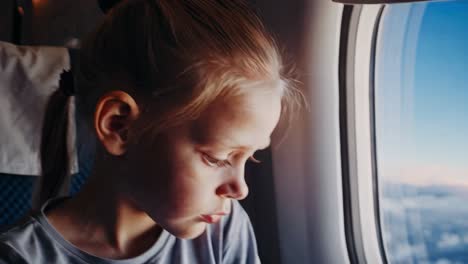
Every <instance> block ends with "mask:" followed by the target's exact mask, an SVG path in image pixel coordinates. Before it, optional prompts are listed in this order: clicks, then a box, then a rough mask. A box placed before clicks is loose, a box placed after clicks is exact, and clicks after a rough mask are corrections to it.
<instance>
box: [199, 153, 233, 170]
mask: <svg viewBox="0 0 468 264" xmlns="http://www.w3.org/2000/svg"><path fill="white" fill-rule="evenodd" d="M203 159H204V160H205V162H206V163H208V165H209V166H211V167H225V166H229V165H231V163H229V161H227V160H219V159H215V158H213V157H211V156H209V155H207V154H203Z"/></svg>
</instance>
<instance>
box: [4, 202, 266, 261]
mask: <svg viewBox="0 0 468 264" xmlns="http://www.w3.org/2000/svg"><path fill="white" fill-rule="evenodd" d="M60 201H61V200H52V201H49V202H48V203H46V205H45V206H44V207H43V209H42V210H41V212H39V213H37V214H34V215H31V216H28V218H27V219H26V220H25V221H23V222H22V223H21V224H19V225H16V226H15V227H13V228H10V229H8V230H7V231H6V232H3V233H2V234H0V264H5V263H8V264H10V263H15V264H23V263H41V264H42V263H47V264H49V263H50V264H52V263H60V264H65V263H69V264H78V263H79V264H83V263H93V264H94V263H99V264H127V263H128V264H130V263H131V264H151V263H161V264H166V263H171V264H172V263H181V264H182V263H184V264H189V263H190V264H196V263H202V264H214V263H242V264H251V263H252V264H258V263H260V260H259V258H258V254H257V245H256V241H255V236H254V233H253V229H252V225H251V223H250V220H249V218H248V216H247V214H246V212H245V211H244V209H243V208H242V207H241V206H240V204H239V203H238V202H237V201H233V203H232V207H231V208H232V210H231V214H230V215H229V216H226V217H223V219H222V220H221V221H220V222H218V223H216V224H211V225H208V227H207V229H206V231H205V232H204V233H203V234H202V235H200V236H199V237H198V238H195V239H192V240H183V239H178V238H176V237H175V236H173V235H171V234H170V233H168V232H167V231H165V230H163V231H162V233H161V235H160V237H159V238H158V240H157V241H156V242H155V244H154V245H153V246H152V247H151V248H150V249H148V250H147V251H146V252H145V253H143V254H141V255H140V256H137V257H134V258H131V259H123V260H112V259H103V258H99V257H96V256H93V255H91V254H89V253H86V252H84V251H82V250H80V249H78V248H77V247H75V246H73V245H72V244H71V243H69V242H68V241H66V240H65V239H64V238H63V237H62V236H61V235H60V234H59V233H58V232H57V230H56V229H55V228H54V227H53V226H52V225H51V224H50V223H49V222H48V221H47V218H46V217H45V215H44V208H45V207H46V206H54V204H57V203H58V202H60Z"/></svg>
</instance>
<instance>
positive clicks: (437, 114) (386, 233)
mask: <svg viewBox="0 0 468 264" xmlns="http://www.w3.org/2000/svg"><path fill="white" fill-rule="evenodd" d="M466 14H468V1H442V2H430V3H412V4H395V5H389V6H387V7H386V8H385V9H384V13H383V15H382V20H381V21H380V28H379V32H378V39H377V44H376V45H377V46H376V54H375V56H376V57H375V66H376V68H375V88H374V89H375V91H374V93H375V95H374V100H375V101H374V103H375V131H376V134H375V136H376V166H377V174H378V181H379V201H380V216H381V217H380V221H381V230H382V238H383V242H384V248H385V251H386V254H387V259H388V261H389V263H431V264H432V263H434V264H450V263H468V250H467V248H468V220H467V219H468V162H467V161H468V72H467V70H468V20H467V19H466Z"/></svg>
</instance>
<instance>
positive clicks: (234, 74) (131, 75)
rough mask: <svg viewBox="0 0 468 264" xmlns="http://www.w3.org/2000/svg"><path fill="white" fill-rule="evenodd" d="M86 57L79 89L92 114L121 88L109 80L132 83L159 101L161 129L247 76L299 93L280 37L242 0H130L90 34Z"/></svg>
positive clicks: (140, 94)
mask: <svg viewBox="0 0 468 264" xmlns="http://www.w3.org/2000/svg"><path fill="white" fill-rule="evenodd" d="M80 64H81V67H80V69H81V75H80V77H79V79H78V80H79V82H78V87H79V94H78V96H79V97H81V98H84V100H87V101H85V102H86V103H85V104H86V105H85V107H86V109H87V110H88V113H90V114H91V113H92V112H93V111H94V107H95V104H96V102H97V100H98V99H99V97H100V96H101V95H102V94H103V93H105V92H106V89H115V86H113V85H107V84H108V83H107V82H109V80H112V81H113V82H120V83H122V82H127V83H128V90H127V92H130V93H132V95H134V96H135V97H136V98H137V99H140V102H139V103H141V104H142V105H143V106H146V108H148V109H153V108H154V107H152V106H157V108H158V109H157V110H158V111H159V112H160V114H158V115H156V119H157V120H155V121H154V122H152V124H153V125H152V126H151V127H152V130H153V131H154V130H156V131H161V130H164V129H166V128H168V127H171V126H173V125H176V124H180V123H183V122H185V121H186V120H188V119H195V118H196V117H197V116H199V115H200V114H201V112H202V111H203V110H204V109H205V108H206V107H207V106H208V105H209V104H210V103H212V102H213V101H214V100H216V98H218V97H219V96H228V95H229V94H232V93H235V92H237V91H238V90H239V88H240V86H241V84H242V83H247V82H253V81H274V80H276V81H278V82H280V83H281V86H282V89H283V90H284V96H283V97H284V100H283V101H284V104H285V105H287V104H291V102H289V101H291V99H292V97H294V94H295V93H294V92H292V91H291V90H292V88H290V86H289V84H290V79H289V77H288V76H285V72H284V69H283V66H282V61H281V56H280V54H279V52H278V48H277V46H276V44H275V42H274V41H273V39H272V38H271V36H270V34H268V32H267V31H266V29H265V28H264V26H263V24H262V23H261V21H260V20H259V18H258V17H257V15H256V14H255V13H254V11H253V10H252V9H251V8H250V7H249V6H248V5H247V4H246V3H245V2H244V1H238V0H234V1H233V0H229V1H215V0H198V1H169V0H159V1H158V0H128V1H122V2H121V3H120V4H118V5H117V6H115V7H114V8H113V9H111V11H110V13H109V14H108V16H107V17H106V18H105V20H104V21H103V23H102V24H101V26H100V27H99V28H98V30H97V31H96V32H94V33H93V34H92V35H91V37H90V38H89V39H87V40H86V41H85V43H84V45H83V47H82V56H81V63H80ZM161 105H163V106H164V107H160V106H161ZM150 112H153V111H150ZM154 116H155V115H153V117H154Z"/></svg>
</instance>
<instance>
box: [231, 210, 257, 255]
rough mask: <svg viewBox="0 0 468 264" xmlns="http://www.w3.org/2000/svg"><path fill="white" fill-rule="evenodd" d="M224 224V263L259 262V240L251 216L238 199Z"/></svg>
mask: <svg viewBox="0 0 468 264" xmlns="http://www.w3.org/2000/svg"><path fill="white" fill-rule="evenodd" d="M222 225H223V228H222V229H223V242H224V243H223V244H224V245H223V260H224V262H223V263H259V260H258V252H257V242H256V239H255V234H254V230H253V227H252V224H251V222H250V218H249V216H248V215H247V213H246V212H245V210H244V208H242V206H241V205H240V204H239V202H238V201H233V202H232V207H231V213H230V215H229V216H228V217H227V218H226V219H225V221H223V222H222Z"/></svg>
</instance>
